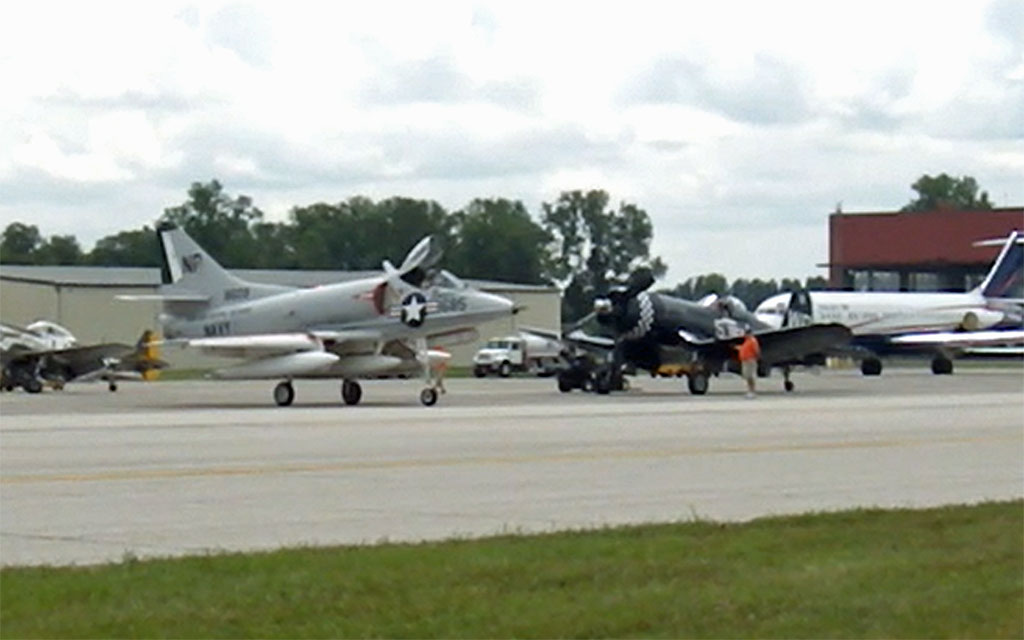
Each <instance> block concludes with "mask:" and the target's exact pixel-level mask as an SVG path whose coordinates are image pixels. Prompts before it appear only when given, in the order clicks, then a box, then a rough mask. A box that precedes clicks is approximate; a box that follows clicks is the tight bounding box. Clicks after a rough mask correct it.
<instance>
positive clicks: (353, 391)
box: [341, 380, 363, 405]
mask: <svg viewBox="0 0 1024 640" xmlns="http://www.w3.org/2000/svg"><path fill="white" fill-rule="evenodd" d="M362 397H363V387H362V386H360V384H359V383H358V382H356V381H355V380H343V381H342V383H341V399H342V400H344V401H345V404H347V405H355V404H359V401H360V400H361V399H362Z"/></svg>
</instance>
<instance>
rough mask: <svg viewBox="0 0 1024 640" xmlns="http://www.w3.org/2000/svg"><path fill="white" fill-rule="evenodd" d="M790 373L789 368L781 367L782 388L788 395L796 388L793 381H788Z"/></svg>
mask: <svg viewBox="0 0 1024 640" xmlns="http://www.w3.org/2000/svg"><path fill="white" fill-rule="evenodd" d="M790 373H792V372H791V371H790V369H789V367H783V369H782V388H783V389H785V390H786V393H790V392H792V391H793V389H795V388H796V385H795V384H793V381H792V380H790V379H789V374H790Z"/></svg>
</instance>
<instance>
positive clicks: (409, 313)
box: [402, 291, 427, 327]
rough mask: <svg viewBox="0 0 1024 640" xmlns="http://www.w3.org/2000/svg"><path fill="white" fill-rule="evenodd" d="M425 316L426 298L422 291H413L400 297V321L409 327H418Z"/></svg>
mask: <svg viewBox="0 0 1024 640" xmlns="http://www.w3.org/2000/svg"><path fill="white" fill-rule="evenodd" d="M426 317H427V299H426V298H425V297H424V296H423V294H422V293H420V292H418V291H414V292H413V293H410V294H409V295H407V296H405V298H403V299H402V322H404V323H405V324H407V325H409V326H410V327H418V326H420V325H421V324H423V320H424V319H425V318H426Z"/></svg>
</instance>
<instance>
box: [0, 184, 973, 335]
mask: <svg viewBox="0 0 1024 640" xmlns="http://www.w3.org/2000/svg"><path fill="white" fill-rule="evenodd" d="M912 188H913V189H914V190H916V191H918V194H919V197H918V199H917V200H915V201H912V202H911V203H910V204H909V205H907V207H905V209H907V210H911V209H913V210H918V209H917V207H923V206H926V205H928V204H934V203H936V202H938V203H942V204H944V205H946V204H948V203H953V204H952V205H950V206H965V205H973V206H975V207H978V206H979V205H980V206H981V207H984V208H988V207H990V206H991V204H990V203H989V202H988V196H987V194H986V193H984V192H982V194H981V197H980V198H978V197H977V183H976V182H975V181H974V179H973V178H970V177H964V178H959V179H957V178H950V177H949V176H947V175H946V174H941V175H940V176H938V177H936V178H931V177H930V176H923V177H922V178H921V179H919V180H918V181H917V182H915V183H914V184H913V185H912ZM958 199H959V200H958ZM960 201H963V202H960ZM965 208H966V207H965ZM163 222H172V223H174V224H177V225H178V226H180V227H182V228H184V229H185V231H186V232H188V233H189V235H191V236H192V237H193V238H195V240H196V241H197V242H198V243H199V244H200V245H202V246H203V247H204V248H205V249H206V250H207V251H208V252H209V253H210V255H212V256H213V257H214V258H215V259H216V260H217V261H219V262H220V263H221V264H223V265H224V266H226V267H228V268H231V269H240V268H251V269H325V270H346V271H347V270H375V269H378V268H379V267H380V263H381V261H382V260H383V259H385V258H388V259H390V260H392V261H393V262H395V261H399V260H401V259H402V258H403V257H404V255H405V252H406V251H408V250H409V248H411V247H412V246H413V245H414V244H415V243H416V241H418V240H419V239H420V238H422V237H423V236H425V235H427V234H433V235H434V236H435V237H436V238H437V239H438V240H439V241H440V242H441V244H442V246H443V247H444V250H445V262H444V264H445V267H446V268H447V269H449V270H450V271H452V272H454V273H456V274H459V275H460V276H462V277H466V278H477V279H486V280H497V281H506V282H517V283H524V284H553V285H557V286H559V287H560V288H561V289H562V290H563V301H562V315H563V319H564V320H566V321H570V320H573V319H576V318H579V317H581V316H583V315H585V314H586V313H587V312H588V311H589V310H590V306H591V301H592V300H593V298H594V296H595V295H597V294H601V293H604V292H606V291H607V290H608V289H609V287H610V286H612V285H614V284H615V283H617V282H621V281H624V280H625V279H626V278H627V277H628V276H629V274H630V273H631V272H632V271H634V270H635V269H638V268H640V267H645V268H648V269H650V270H651V271H652V272H653V274H654V276H655V277H656V278H658V277H661V276H663V275H664V274H665V271H666V270H667V269H666V265H665V264H664V262H663V261H662V259H661V258H660V257H658V256H652V255H651V254H650V243H651V239H652V237H653V233H654V229H653V226H652V224H651V220H650V216H648V214H647V212H646V211H645V210H643V209H642V208H640V207H639V206H637V205H636V204H633V203H627V202H621V203H619V204H618V206H613V205H612V204H611V199H610V197H609V195H608V193H606V192H605V191H602V190H590V191H565V192H562V193H561V194H560V195H559V197H558V198H557V199H556V200H555V201H554V202H550V203H549V202H545V203H542V204H541V212H540V216H539V221H535V220H534V219H533V217H532V216H531V215H530V213H529V211H528V210H527V209H526V207H525V206H524V205H523V203H522V202H520V201H518V200H507V199H503V198H493V199H475V200H473V201H472V202H470V203H469V204H468V205H466V206H465V207H463V208H462V209H458V210H456V211H447V210H445V208H444V207H442V206H441V205H440V204H438V203H437V202H434V201H431V200H417V199H412V198H403V197H394V198H388V199H385V200H381V201H377V202H375V201H373V200H372V199H370V198H366V197H363V196H355V197H352V198H349V199H348V200H344V201H341V202H337V203H324V202H320V203H315V204H311V205H306V206H296V207H293V208H292V209H291V210H290V211H289V213H288V219H287V221H285V222H271V221H268V220H266V219H265V218H264V214H263V212H262V211H261V210H260V209H259V208H258V207H257V206H256V205H255V204H254V203H253V201H252V198H250V197H249V196H245V195H238V196H232V195H230V194H228V193H227V192H225V190H224V188H223V186H222V185H221V183H220V182H218V181H217V180H211V181H209V182H206V183H200V182H195V183H193V184H192V185H191V187H190V188H189V189H188V197H187V199H186V200H185V202H183V203H182V204H180V205H177V206H173V207H169V208H166V209H164V212H163V214H162V215H161V216H160V217H159V218H158V219H157V220H156V221H155V223H154V227H150V226H149V225H145V226H143V227H142V228H139V229H131V230H126V231H121V232H118V233H116V234H113V235H109V236H106V237H104V238H101V239H100V240H99V241H98V242H97V243H96V245H95V246H94V247H93V249H92V250H90V251H83V250H82V248H81V246H80V245H79V243H78V241H77V239H76V238H75V236H73V235H54V236H50V237H49V238H44V237H43V236H42V235H41V234H40V232H39V229H38V228H37V227H35V226H34V225H28V224H24V223H21V222H14V223H11V224H10V225H8V226H7V228H6V229H5V230H4V231H3V236H2V238H0V263H4V264H36V265H43V264H48V265H94V266H135V267H156V266H159V265H160V253H159V246H158V242H157V240H156V231H155V226H157V225H159V224H161V223H163ZM825 284H826V283H825V280H824V278H820V277H816V278H809V279H808V280H807V281H805V282H804V283H801V282H800V281H798V280H791V279H783V280H782V281H781V282H776V281H775V280H767V281H765V280H760V279H753V280H745V279H742V278H741V279H737V280H735V281H733V282H731V283H730V282H728V281H727V280H726V278H725V277H724V276H723V275H721V274H717V273H712V274H705V275H702V276H697V277H694V278H690V279H688V280H687V281H685V282H682V283H679V284H677V285H676V286H675V287H674V288H671V289H663V291H665V292H667V293H670V294H673V295H677V296H680V297H684V298H688V299H699V298H701V297H704V296H705V295H707V294H708V293H717V294H725V293H730V294H732V295H734V296H736V297H738V298H739V299H741V300H742V301H743V302H744V303H745V304H747V305H748V306H751V307H752V306H754V305H756V304H757V303H758V302H760V301H761V300H763V299H764V298H766V297H768V296H770V295H773V294H775V293H777V292H779V291H784V290H788V289H792V288H798V287H807V288H824V287H825Z"/></svg>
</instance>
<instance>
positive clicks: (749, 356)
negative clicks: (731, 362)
mask: <svg viewBox="0 0 1024 640" xmlns="http://www.w3.org/2000/svg"><path fill="white" fill-rule="evenodd" d="M736 351H738V352H739V354H738V355H739V359H740V362H747V361H748V360H757V359H758V358H760V357H761V345H760V344H759V343H758V342H757V338H755V337H754V336H753V335H749V336H747V337H745V338H743V342H742V343H740V346H738V347H736Z"/></svg>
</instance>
